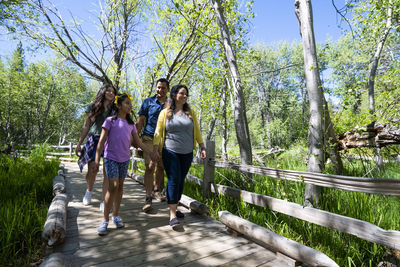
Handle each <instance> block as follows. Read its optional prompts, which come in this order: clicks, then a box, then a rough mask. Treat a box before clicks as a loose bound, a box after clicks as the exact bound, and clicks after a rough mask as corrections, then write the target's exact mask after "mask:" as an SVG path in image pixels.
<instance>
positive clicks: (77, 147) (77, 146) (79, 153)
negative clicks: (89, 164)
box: [75, 143, 82, 157]
mask: <svg viewBox="0 0 400 267" xmlns="http://www.w3.org/2000/svg"><path fill="white" fill-rule="evenodd" d="M81 151H82V149H81V144H79V143H78V144H76V148H75V154H76V155H77V156H78V157H80V156H81Z"/></svg>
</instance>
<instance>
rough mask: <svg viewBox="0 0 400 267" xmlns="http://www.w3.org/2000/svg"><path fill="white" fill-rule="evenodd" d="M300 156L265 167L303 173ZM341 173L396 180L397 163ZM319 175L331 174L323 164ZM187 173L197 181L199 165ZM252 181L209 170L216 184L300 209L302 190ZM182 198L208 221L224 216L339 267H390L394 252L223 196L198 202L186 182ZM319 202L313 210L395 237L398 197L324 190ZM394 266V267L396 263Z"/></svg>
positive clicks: (350, 166)
mask: <svg viewBox="0 0 400 267" xmlns="http://www.w3.org/2000/svg"><path fill="white" fill-rule="evenodd" d="M306 156H307V152H306V150H305V149H302V148H299V147H297V148H294V149H292V150H289V151H287V152H285V153H283V154H281V155H280V156H278V157H276V158H273V159H270V160H268V161H267V162H266V163H267V166H268V167H272V168H279V169H288V170H299V171H305V170H306V168H307V166H306V160H305V159H306ZM344 158H346V155H345V156H344ZM344 167H345V175H351V176H358V177H364V176H365V174H366V173H365V172H366V171H368V172H369V175H368V176H369V177H375V178H400V166H399V164H398V163H397V164H396V163H386V164H385V165H384V168H383V170H381V171H380V172H379V171H378V170H376V169H375V167H374V163H373V162H367V161H364V162H363V161H360V160H344ZM325 172H326V173H333V168H332V166H330V165H329V164H328V165H327V167H326V169H325ZM190 173H191V174H192V175H194V176H196V177H200V178H201V177H202V175H203V168H202V166H200V165H192V168H191V170H190ZM252 179H253V180H252V181H249V180H247V179H246V176H244V175H242V174H241V173H239V172H237V171H234V170H227V169H221V168H216V169H215V183H216V184H222V185H228V186H232V187H236V188H240V189H243V190H247V191H250V192H255V193H258V194H262V195H267V196H271V197H274V198H278V199H284V200H287V201H289V202H294V203H297V204H303V197H304V189H305V185H304V184H301V183H296V182H291V181H283V180H279V179H274V178H269V177H265V176H260V175H253V177H252ZM184 194H186V195H188V196H190V197H192V198H194V199H197V200H200V201H202V202H203V203H205V204H206V205H207V206H208V207H209V208H210V216H211V217H213V218H214V219H218V211H222V210H227V211H229V212H231V213H233V214H236V215H237V216H240V217H242V218H244V219H246V220H249V221H251V222H253V223H255V224H258V225H261V226H263V227H265V228H266V229H268V230H271V231H274V232H276V233H278V234H280V235H282V236H285V237H287V238H290V239H292V240H295V241H297V242H299V243H301V244H304V245H306V246H310V247H312V248H314V249H316V250H318V251H321V252H323V253H325V254H327V255H328V256H329V257H330V258H332V259H333V260H334V261H336V262H337V263H338V265H339V266H378V264H379V263H380V262H382V261H385V260H386V261H388V260H391V261H396V258H395V256H394V255H393V253H394V252H393V251H392V250H390V249H389V248H387V247H385V246H381V245H378V244H375V243H372V242H369V241H365V240H362V239H360V238H358V237H355V236H353V235H350V234H345V233H341V232H339V231H336V230H332V229H328V228H325V227H322V226H318V225H314V224H312V223H308V222H306V221H303V220H300V219H296V218H293V217H290V216H287V215H284V214H280V213H278V212H274V211H272V210H270V209H268V208H262V207H258V206H254V205H251V204H248V203H245V202H243V201H239V200H235V199H233V198H230V197H227V196H223V195H215V194H213V195H212V197H210V198H207V199H203V198H202V189H201V187H199V186H198V185H197V184H194V183H191V182H189V181H186V184H185V190H184ZM322 199H323V200H322V203H321V206H320V207H318V208H319V209H322V210H326V211H329V212H331V213H336V214H340V215H343V216H348V217H351V218H356V219H359V220H363V221H367V222H370V223H372V224H375V225H377V226H379V227H381V228H382V229H385V230H397V231H400V221H399V220H398V214H400V199H399V198H398V197H392V196H382V195H375V194H366V193H358V192H350V191H345V190H338V189H330V188H324V189H323V195H322ZM397 263H398V264H400V259H399V260H398V262H397Z"/></svg>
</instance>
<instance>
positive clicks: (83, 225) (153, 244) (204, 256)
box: [48, 163, 294, 267]
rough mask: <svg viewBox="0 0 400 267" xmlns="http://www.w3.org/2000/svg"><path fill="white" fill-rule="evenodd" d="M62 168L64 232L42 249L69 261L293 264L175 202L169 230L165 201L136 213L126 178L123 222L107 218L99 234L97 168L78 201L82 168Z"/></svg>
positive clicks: (138, 200)
mask: <svg viewBox="0 0 400 267" xmlns="http://www.w3.org/2000/svg"><path fill="white" fill-rule="evenodd" d="M65 168H66V170H67V172H66V185H67V193H68V196H69V203H68V210H67V212H68V219H67V237H66V240H65V242H64V243H63V244H61V245H59V246H56V247H54V248H50V249H49V250H48V253H53V252H61V253H63V254H64V255H65V256H66V257H67V258H68V264H70V265H71V266H223V265H226V266H228V265H229V266H247V267H248V266H294V261H292V260H290V259H287V258H286V257H284V256H281V255H278V254H277V253H274V252H271V251H269V250H267V249H265V248H264V247H262V246H259V245H257V244H255V243H253V242H251V241H249V240H247V239H245V238H243V237H235V236H232V235H229V234H228V233H227V232H226V229H225V226H224V225H222V224H221V223H219V222H218V221H215V220H213V219H211V218H209V217H207V216H203V215H195V214H192V213H190V212H189V210H187V209H185V208H184V207H181V206H180V207H179V210H181V211H182V212H183V213H184V214H185V218H184V219H181V220H180V222H181V226H180V228H179V229H178V230H176V231H174V230H172V229H171V228H170V226H169V225H168V221H169V215H168V206H167V204H166V202H158V201H153V211H152V212H151V213H149V214H146V213H144V212H142V210H141V208H142V206H143V204H144V198H145V191H144V187H143V186H142V185H140V184H138V183H136V182H135V181H133V180H131V179H130V178H127V179H126V181H125V185H124V196H123V200H122V204H121V208H120V212H119V213H120V214H119V215H120V217H121V218H122V220H123V221H124V223H125V227H124V228H122V229H116V228H115V226H114V225H113V224H112V222H111V221H110V224H109V233H108V235H106V236H102V237H100V236H98V235H97V228H98V226H99V225H100V222H101V221H102V214H101V212H100V211H99V204H100V199H101V181H102V179H103V177H102V170H100V172H99V175H98V177H97V181H96V183H95V187H94V190H93V194H92V203H91V204H90V205H89V206H84V205H83V204H82V197H83V194H84V192H85V190H86V182H85V171H84V172H83V173H82V174H81V173H80V172H79V168H78V165H77V164H76V163H65Z"/></svg>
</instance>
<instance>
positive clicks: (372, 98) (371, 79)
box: [368, 1, 393, 115]
mask: <svg viewBox="0 0 400 267" xmlns="http://www.w3.org/2000/svg"><path fill="white" fill-rule="evenodd" d="M392 12H393V9H392V1H389V6H388V11H387V18H386V28H385V31H384V32H383V34H382V36H381V38H380V40H379V42H378V45H377V47H376V50H375V54H374V57H373V59H372V64H371V69H370V70H369V73H368V100H369V113H370V114H372V115H374V114H375V88H374V87H375V75H376V70H377V69H378V63H379V59H380V57H381V52H382V49H383V45H384V44H385V41H386V39H387V36H388V35H389V31H390V29H391V28H392Z"/></svg>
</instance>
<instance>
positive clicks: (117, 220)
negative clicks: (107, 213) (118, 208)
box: [112, 216, 125, 228]
mask: <svg viewBox="0 0 400 267" xmlns="http://www.w3.org/2000/svg"><path fill="white" fill-rule="evenodd" d="M112 221H113V223H114V224H115V226H116V227H117V228H122V227H124V226H125V225H124V223H123V222H122V220H121V218H120V217H118V216H115V217H112Z"/></svg>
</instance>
